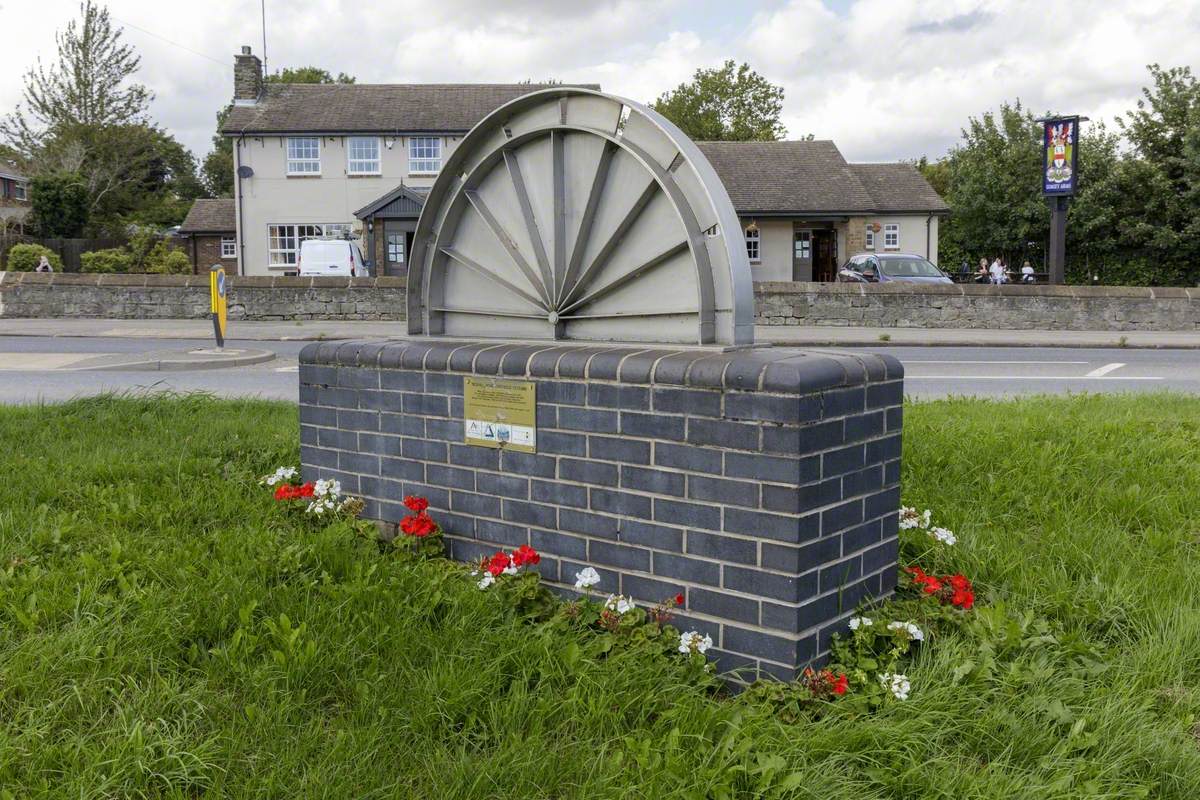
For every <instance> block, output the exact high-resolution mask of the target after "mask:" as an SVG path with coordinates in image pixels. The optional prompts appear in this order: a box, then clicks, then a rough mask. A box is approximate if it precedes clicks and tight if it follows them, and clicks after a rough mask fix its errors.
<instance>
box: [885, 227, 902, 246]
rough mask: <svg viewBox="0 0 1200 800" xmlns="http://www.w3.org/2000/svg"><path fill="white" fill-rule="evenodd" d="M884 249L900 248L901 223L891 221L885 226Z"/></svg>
mask: <svg viewBox="0 0 1200 800" xmlns="http://www.w3.org/2000/svg"><path fill="white" fill-rule="evenodd" d="M883 249H884V250H899V249H900V223H898V222H889V223H888V224H886V225H884V226H883Z"/></svg>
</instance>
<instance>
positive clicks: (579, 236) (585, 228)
mask: <svg viewBox="0 0 1200 800" xmlns="http://www.w3.org/2000/svg"><path fill="white" fill-rule="evenodd" d="M616 152H617V146H616V145H615V144H613V143H612V142H605V143H604V149H603V150H601V151H600V160H599V161H598V162H597V164H596V172H595V174H594V175H593V176H592V188H591V190H590V191H589V192H588V199H587V205H585V206H584V208H583V218H582V219H581V220H580V221H579V231H578V233H576V234H575V247H574V248H572V250H571V260H570V261H568V262H567V271H566V274H565V275H563V281H562V286H561V287H559V289H560V290H559V294H558V304H559V306H561V305H562V303H563V300H565V299H566V298H565V297H564V295H565V294H566V292H567V287H569V286H571V282H572V281H573V280H574V279H575V273H577V272H578V271H579V263H580V262H581V261H583V253H584V251H585V250H586V249H587V243H588V240H589V239H590V238H591V235H592V223H593V222H594V221H595V219H596V207H597V206H599V205H600V196H601V195H602V194H604V186H605V184H606V183H607V181H608V168H609V166H610V165H611V164H612V160H613V155H615V154H616Z"/></svg>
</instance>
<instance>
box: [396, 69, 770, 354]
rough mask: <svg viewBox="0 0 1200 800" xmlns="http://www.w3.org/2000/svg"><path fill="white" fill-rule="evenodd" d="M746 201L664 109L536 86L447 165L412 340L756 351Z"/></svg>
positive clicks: (428, 229) (432, 217)
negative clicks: (742, 205)
mask: <svg viewBox="0 0 1200 800" xmlns="http://www.w3.org/2000/svg"><path fill="white" fill-rule="evenodd" d="M753 291H754V290H753V284H752V281H751V277H750V264H749V261H748V259H747V257H746V247H745V244H744V241H743V239H742V234H741V228H740V224H739V222H738V217H737V214H736V213H735V211H734V208H733V204H732V203H731V202H730V200H729V195H728V194H727V193H726V191H725V187H724V185H723V184H722V183H721V181H720V179H719V178H717V175H716V172H715V171H714V170H713V168H712V166H711V165H710V164H709V163H708V161H707V160H706V159H705V158H704V156H703V155H702V154H701V152H700V150H699V148H697V147H696V145H695V144H694V143H693V142H692V141H691V140H690V139H688V138H687V136H686V135H684V133H683V132H682V131H680V130H679V129H678V128H677V127H675V126H674V125H673V124H672V123H671V122H669V121H668V120H667V119H666V118H664V117H662V116H661V115H660V114H658V113H657V112H655V111H653V110H651V109H649V108H647V107H645V106H643V105H641V104H639V103H635V102H633V101H630V100H626V99H623V98H620V97H615V96H613V95H609V94H604V93H601V92H596V91H592V90H589V89H582V88H574V87H562V88H554V89H546V90H542V91H538V92H532V93H530V94H528V95H525V96H523V97H520V98H517V99H516V100H513V101H512V102H510V103H507V104H505V105H503V106H501V107H500V108H498V109H497V110H496V111H494V112H492V113H491V114H489V115H488V116H487V117H486V118H485V119H483V120H482V121H481V122H480V123H479V124H478V125H476V126H475V128H473V129H472V130H471V132H470V133H468V134H467V136H466V137H465V138H464V139H463V140H462V141H461V142H460V143H459V145H458V147H457V148H456V149H455V150H454V152H453V153H452V154H451V155H450V156H449V157H448V158H447V159H446V160H445V164H444V166H443V168H442V171H441V173H440V174H439V176H438V178H437V181H436V183H435V184H434V186H433V188H432V189H431V190H430V193H429V197H428V199H427V200H426V201H425V206H424V208H423V209H422V211H421V217H420V219H419V221H418V223H417V231H416V236H415V239H414V243H413V253H412V259H411V261H410V269H409V273H408V330H409V333H410V334H430V335H450V336H496V337H503V338H508V339H572V340H581V339H582V340H603V341H654V342H687V343H692V344H724V345H749V344H752V343H753V341H754V295H753Z"/></svg>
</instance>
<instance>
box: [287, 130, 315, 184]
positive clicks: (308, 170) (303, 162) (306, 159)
mask: <svg viewBox="0 0 1200 800" xmlns="http://www.w3.org/2000/svg"><path fill="white" fill-rule="evenodd" d="M310 142H315V143H316V154H315V155H313V152H312V150H310V148H309V147H308V146H307V145H308V143H310ZM293 145H295V150H293ZM284 148H285V155H286V157H287V174H288V175H318V176H319V175H320V174H321V137H320V136H289V137H287V139H286V141H285V143H284ZM301 148H303V150H301Z"/></svg>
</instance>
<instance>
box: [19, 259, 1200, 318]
mask: <svg viewBox="0 0 1200 800" xmlns="http://www.w3.org/2000/svg"><path fill="white" fill-rule="evenodd" d="M229 283H230V290H229V316H230V318H231V319H250V320H291V319H317V320H356V319H363V320H403V319H404V318H405V313H406V308H405V297H406V290H405V279H404V278H397V277H379V278H285V277H281V276H280V277H274V276H265V277H254V276H248V277H240V278H239V277H230V278H229ZM754 292H755V323H756V324H758V325H815V326H831V325H832V326H861V327H879V328H974V329H992V330H995V329H1016V330H1023V329H1029V328H1033V329H1047V330H1106V331H1192V330H1200V289H1191V288H1176V287H1162V288H1148V287H1136V286H981V285H978V284H954V285H928V284H924V285H916V284H903V283H893V284H870V285H865V284H852V283H788V282H778V283H770V282H768V283H756V284H755V285H754ZM207 314H208V276H207V275H81V274H77V273H53V274H44V273H36V272H0V318H14V317H32V318H53V317H102V318H107V319H195V318H201V317H204V316H206V315H207Z"/></svg>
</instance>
